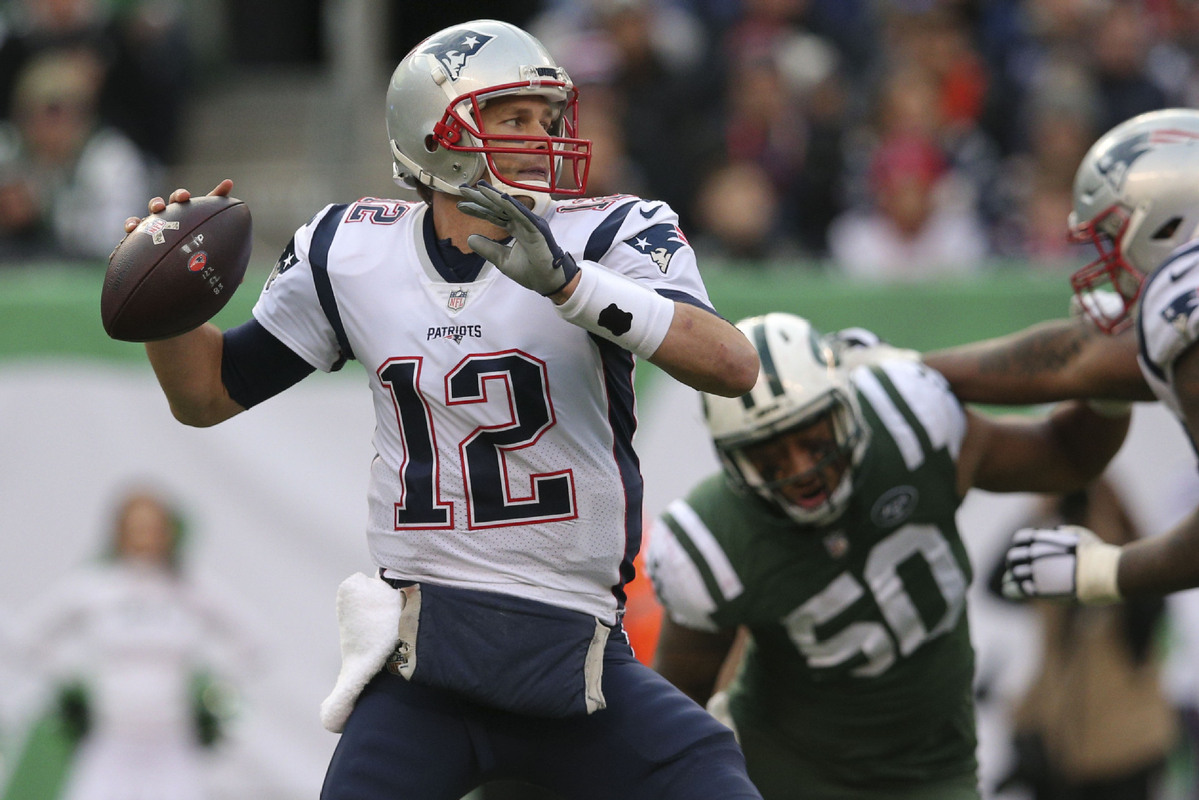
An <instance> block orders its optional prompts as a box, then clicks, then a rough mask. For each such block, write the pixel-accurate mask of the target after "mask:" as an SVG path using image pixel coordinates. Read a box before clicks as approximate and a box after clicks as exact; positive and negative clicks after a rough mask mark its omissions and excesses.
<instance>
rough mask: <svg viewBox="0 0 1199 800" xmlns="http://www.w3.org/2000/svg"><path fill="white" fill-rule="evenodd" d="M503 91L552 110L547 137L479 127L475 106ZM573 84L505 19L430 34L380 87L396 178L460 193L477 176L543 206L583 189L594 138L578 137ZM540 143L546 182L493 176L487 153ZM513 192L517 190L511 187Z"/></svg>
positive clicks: (540, 48)
mask: <svg viewBox="0 0 1199 800" xmlns="http://www.w3.org/2000/svg"><path fill="white" fill-rule="evenodd" d="M507 95H538V96H541V97H544V98H546V99H547V100H548V101H549V102H550V103H551V106H552V108H553V111H554V120H553V124H552V125H551V127H550V130H549V131H548V132H547V134H546V135H545V136H539V137H535V138H531V137H526V136H520V135H513V134H500V133H494V134H493V133H484V132H483V131H482V130H481V126H480V123H479V120H480V112H481V111H482V109H483V107H484V106H485V105H486V104H487V102H488V101H490V100H493V99H495V98H497V97H502V96H507ZM577 131H578V89H577V88H576V87H575V85H574V84H573V83H572V82H571V80H570V77H569V76H568V75H567V74H566V70H565V69H563V68H562V67H560V66H558V65H557V64H556V63H555V62H554V59H553V58H552V57H551V56H550V54H549V53H548V52H547V51H546V49H545V47H543V46H542V44H541V42H539V41H537V39H535V38H533V37H532V36H530V35H529V34H528V33H526V32H525V31H523V30H521V29H520V28H517V27H516V26H514V25H509V24H508V23H506V22H498V21H495V20H476V21H474V22H466V23H463V24H461V25H454V26H452V27H449V28H446V29H445V30H443V31H440V32H439V33H435V34H433V35H432V36H430V37H429V38H427V39H425V40H424V41H423V42H421V43H420V44H418V45H417V46H416V47H415V48H413V50H412V52H410V53H408V55H406V56H405V57H404V59H403V60H402V61H401V62H400V64H399V66H397V67H396V69H395V72H394V73H392V76H391V85H390V86H389V88H388V90H387V136H388V139H389V140H390V141H391V153H392V156H393V158H394V162H395V163H394V167H393V172H394V176H395V179H396V182H397V183H399V184H400V185H402V186H407V187H409V188H416V186H417V185H418V184H424V185H425V186H429V187H431V188H433V189H436V190H438V191H442V192H448V193H450V194H459V191H458V187H459V186H461V185H462V184H468V185H473V184H474V183H475V182H476V181H478V180H479V179H480V178H487V179H488V180H491V181H493V182H495V181H498V182H499V183H502V184H505V185H507V186H508V187H511V189H513V190H517V191H520V192H522V193H525V194H532V195H533V197H532V199H533V200H534V201H535V202H537V201H539V200H541V201H542V204H543V205H544V203H545V202H548V196H549V194H550V193H555V194H562V195H582V194H583V192H584V191H585V190H586V186H587V171H588V169H589V167H590V162H591V143H590V142H589V141H588V140H586V139H580V138H577ZM531 149H540V150H541V152H543V153H544V155H545V158H546V162H547V170H546V172H547V174H548V176H549V178H548V180H547V181H545V182H541V181H537V182H519V181H515V180H510V179H508V178H505V177H504V176H502V175H500V174H499V172H498V170H497V169H496V167H495V163H494V161H493V157H494V156H495V155H496V154H500V153H518V154H522V155H528V154H529V152H530V151H531ZM513 193H514V194H515V193H516V192H513Z"/></svg>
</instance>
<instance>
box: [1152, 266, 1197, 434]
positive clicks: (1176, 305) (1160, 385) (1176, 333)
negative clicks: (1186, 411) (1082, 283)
mask: <svg viewBox="0 0 1199 800" xmlns="http://www.w3.org/2000/svg"><path fill="white" fill-rule="evenodd" d="M1197 267H1199V244H1197V243H1191V244H1188V245H1186V246H1184V247H1183V248H1181V249H1180V250H1178V251H1176V252H1175V253H1174V254H1173V255H1172V256H1171V257H1170V258H1169V259H1168V260H1167V261H1166V262H1165V263H1164V264H1162V266H1161V267H1159V268H1158V269H1157V270H1156V271H1155V272H1154V273H1153V274H1152V275H1150V276H1149V277H1148V278H1146V279H1145V284H1144V286H1143V288H1142V289H1141V301H1140V309H1139V313H1138V315H1137V328H1138V330H1137V337H1138V339H1139V341H1140V350H1141V352H1140V356H1139V360H1140V362H1141V372H1142V373H1143V374H1144V375H1145V380H1146V382H1147V383H1148V384H1149V388H1151V389H1152V390H1153V393H1154V394H1155V395H1157V398H1158V399H1159V400H1161V402H1162V403H1163V404H1164V405H1165V406H1166V407H1167V408H1169V409H1170V411H1171V412H1172V413H1173V414H1174V415H1175V416H1176V417H1178V418H1179V419H1180V420H1182V419H1183V413H1182V406H1181V404H1180V403H1179V401H1178V391H1177V389H1175V386H1174V362H1175V361H1176V360H1177V359H1178V357H1179V356H1180V355H1182V353H1183V352H1184V351H1185V350H1186V349H1187V348H1189V347H1190V346H1191V345H1193V344H1194V343H1195V341H1196V339H1199V314H1196V313H1195V311H1196V310H1197V309H1199V269H1197ZM1184 423H1185V420H1184ZM1192 433H1193V432H1192Z"/></svg>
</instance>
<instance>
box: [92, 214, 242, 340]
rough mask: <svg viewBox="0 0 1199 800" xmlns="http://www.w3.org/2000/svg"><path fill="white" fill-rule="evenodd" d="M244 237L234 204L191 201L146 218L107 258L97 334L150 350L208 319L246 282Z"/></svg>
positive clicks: (239, 216) (240, 218) (239, 217)
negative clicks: (101, 329) (158, 341)
mask: <svg viewBox="0 0 1199 800" xmlns="http://www.w3.org/2000/svg"><path fill="white" fill-rule="evenodd" d="M250 234H251V222H250V209H249V208H248V207H247V206H246V204H245V203H244V202H242V201H241V200H237V199H236V198H233V197H217V196H204V197H193V198H192V199H190V200H188V201H186V202H183V203H171V204H170V205H168V206H167V207H166V208H165V209H164V210H163V211H162V212H161V213H158V214H151V215H150V216H148V217H146V218H145V219H143V220H142V221H141V224H139V225H138V226H137V227H136V228H135V229H134V230H133V232H132V233H129V234H128V235H126V236H125V238H124V239H122V240H121V242H120V244H118V245H117V246H116V249H114V250H113V251H112V255H111V256H109V257H108V273H107V274H106V275H105V277H104V286H103V288H102V289H101V292H100V317H101V319H102V320H103V322H104V330H105V331H106V332H107V333H108V335H109V336H111V337H112V338H114V339H120V340H121V341H125V342H149V341H153V340H155V339H166V338H169V337H171V336H178V335H179V334H181V333H186V332H187V331H190V330H192V329H193V328H197V327H199V326H200V325H202V324H204V323H205V322H207V321H208V320H210V319H212V317H213V316H214V315H215V314H216V313H217V312H218V311H220V310H221V309H222V308H224V307H225V303H227V302H228V301H229V298H230V297H232V296H233V292H234V290H235V289H237V286H238V284H240V283H241V281H242V278H243V277H244V276H245V274H246V265H247V264H248V263H249V262H250V246H251V235H250Z"/></svg>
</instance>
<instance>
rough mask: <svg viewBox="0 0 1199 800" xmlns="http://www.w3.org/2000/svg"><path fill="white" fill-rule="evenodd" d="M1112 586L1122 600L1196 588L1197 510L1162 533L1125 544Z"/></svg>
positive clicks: (1198, 556) (1198, 574)
mask: <svg viewBox="0 0 1199 800" xmlns="http://www.w3.org/2000/svg"><path fill="white" fill-rule="evenodd" d="M1116 584H1117V586H1118V587H1119V589H1120V596H1121V597H1123V598H1125V599H1135V598H1138V597H1158V596H1161V595H1166V594H1170V593H1171V592H1178V591H1182V590H1184V589H1194V588H1197V587H1199V510H1196V511H1192V512H1191V513H1190V515H1189V516H1187V518H1186V519H1184V520H1183V521H1182V522H1180V523H1179V524H1178V525H1176V526H1175V527H1173V528H1172V529H1170V530H1169V531H1167V532H1165V533H1163V534H1160V535H1157V536H1151V537H1149V538H1146V539H1141V540H1138V541H1136V542H1133V543H1131V544H1127V545H1125V546H1124V553H1123V555H1122V556H1121V557H1120V566H1119V571H1118V573H1117V578H1116Z"/></svg>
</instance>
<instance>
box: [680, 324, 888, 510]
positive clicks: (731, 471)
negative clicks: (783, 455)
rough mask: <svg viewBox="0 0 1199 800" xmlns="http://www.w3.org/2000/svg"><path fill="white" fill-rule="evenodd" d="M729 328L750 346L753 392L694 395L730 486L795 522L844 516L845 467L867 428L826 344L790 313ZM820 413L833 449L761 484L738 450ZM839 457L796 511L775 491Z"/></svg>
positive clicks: (857, 455)
mask: <svg viewBox="0 0 1199 800" xmlns="http://www.w3.org/2000/svg"><path fill="white" fill-rule="evenodd" d="M737 328H738V329H740V330H741V332H742V333H744V334H745V335H746V337H748V338H749V341H750V342H751V343H753V345H754V347H755V348H757V351H758V358H759V359H760V361H761V368H760V370H759V372H758V380H757V383H755V384H754V387H753V389H751V390H750V391H749V392H747V393H746V394H744V395H741V396H740V397H721V396H719V395H712V394H706V393H704V394H701V399H702V401H703V408H704V417H705V419H706V420H707V423H708V431H709V432H710V433H711V434H712V442H713V444H715V446H716V452H717V453H718V454H719V456H720V460H721V462H722V463H723V465H724V471H725V473H726V474H727V475H728V477H729V479H730V480H732V482H733V483H734V485H736V486H739V487H741V488H747V489H751V490H753V491H754V492H757V493H758V494H759V495H761V496H762V497H763V498H765V499H766V500H767V501H768V502H770V503H772V504H774V505H775V506H777V507H778V508H780V509H781V510H782V511H784V512H785V513H786V514H787V515H788V516H790V517H791V518H792V519H793V520H795V521H796V522H799V523H801V524H805V525H812V524H825V523H829V522H832V521H834V520H836V519H837V518H838V517H840V516H841V514H842V513H844V511H845V509H846V507H847V506H848V505H849V499H850V497H851V495H852V494H853V480H852V478H853V471H854V468H855V467H857V466H858V465H859V464H860V463H861V460H862V457H863V455H864V454H865V452H866V446H867V443H868V441H869V436H870V433H869V428H868V427H867V425H866V423H865V420H864V419H863V418H862V413H861V409H860V408H859V407H858V400H857V394H856V392H855V391H854V389H853V386H851V385H850V383H849V381H848V380H847V378H846V376H845V373H844V371H843V370H842V369H841V368H840V366H839V365H838V364H837V360H836V356H835V355H834V354H833V351H832V349H831V348H830V347H829V346H828V344H826V343H825V342H824V341H823V340H822V339H821V337H820V334H819V333H818V332H817V331H816V330H814V329H813V328H812V325H811V323H809V322H808V321H807V320H806V319H803V318H802V317H798V316H795V315H794V314H783V313H777V312H776V313H770V314H766V315H765V316H759V317H750V318H749V319H744V320H742V321H741V322H739V323H737ZM826 415H828V416H829V417H830V418H831V420H832V423H833V431H834V435H835V438H836V448H835V449H834V451H833V452H831V453H829V454H828V455H827V456H825V457H824V458H823V459H822V460H821V462H820V464H818V465H817V466H816V467H815V468H813V469H812V470H809V472H808V473H807V474H806V475H792V476H788V477H786V478H783V479H782V480H775V481H767V480H765V479H764V478H763V477H762V476H761V475H760V474H759V473H758V470H757V469H755V468H754V466H753V464H752V463H750V460H749V459H748V458H747V457H746V455H745V448H746V447H747V446H749V445H754V444H758V443H760V442H764V441H766V440H769V439H772V438H774V437H775V436H778V435H779V434H781V433H786V432H788V431H790V430H793V429H795V428H802V427H805V426H807V425H811V424H812V423H814V422H816V421H818V420H819V419H820V418H821V417H824V416H826ZM836 461H843V462H844V463H845V469H844V471H843V473H842V475H841V479H840V481H839V482H838V483H837V485H836V486H834V487H827V491H826V492H825V500H824V502H823V503H822V504H821V505H820V506H818V507H816V508H804V507H801V506H799V505H796V504H795V503H793V502H791V501H789V500H788V499H787V498H786V496H785V494H784V493H783V491H782V490H783V489H784V488H785V487H786V485H787V484H790V483H792V482H794V481H796V480H798V479H800V478H807V477H809V476H810V475H811V474H813V473H818V472H822V471H823V469H824V468H825V467H826V466H828V465H829V464H831V463H834V462H836Z"/></svg>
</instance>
